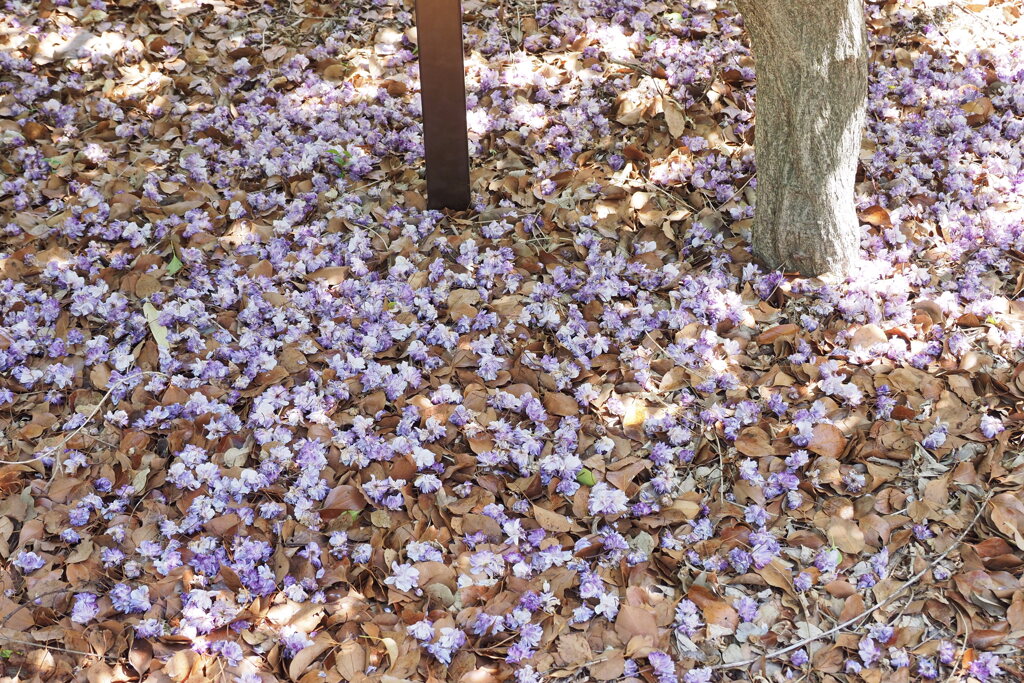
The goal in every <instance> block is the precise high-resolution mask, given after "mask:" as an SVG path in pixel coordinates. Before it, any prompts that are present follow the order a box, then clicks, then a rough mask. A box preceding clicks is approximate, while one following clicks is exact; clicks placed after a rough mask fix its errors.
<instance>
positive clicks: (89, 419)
mask: <svg viewBox="0 0 1024 683" xmlns="http://www.w3.org/2000/svg"><path fill="white" fill-rule="evenodd" d="M141 374H142V376H143V377H145V376H146V375H158V376H160V377H167V375H166V374H164V373H162V372H156V371H153V370H144V371H143V372H142V373H141ZM138 377H139V375H128V376H125V377H122V378H121V379H119V380H117V381H116V382H114V383H113V384H112V385H111V386H110V388H109V389H107V393H105V394H103V398H101V399H100V402H99V403H97V404H96V407H95V408H93V409H92V412H91V413H89V415H88V416H87V417H86V418H85V422H83V423H82V424H81V426H80V427H79V428H78V429H76V430H75V431H73V432H71V433H70V434H68V435H67V436H65V437H64V438H63V439H61V441H60V443H59V444H57V445H56V446H50V447H49V448H47V449H46V450H45V451H44V452H43V454H42V455H37V456H36V457H34V458H31V459H29V460H0V465H27V464H28V463H30V462H36V461H38V460H42V459H43V458H47V457H49V454H50V452H51V451H58V450H59V449H61V448H63V447H64V446H65V445H67V443H68V442H69V441H71V439H73V438H75V435H76V434H78V432H80V431H82V430H83V429H84V428H85V426H86V425H87V424H89V423H90V422H92V419H93V418H94V417H96V415H97V413H99V412H100V408H102V407H103V404H104V403H106V402H107V399H108V398H110V395H111V394H113V393H114V389H117V387H119V386H120V385H121V384H123V383H125V382H127V381H128V380H132V379H136V378H138ZM59 460H60V457H59V456H57V459H55V460H54V464H53V471H54V473H56V471H57V467H58V466H59V464H60V463H59Z"/></svg>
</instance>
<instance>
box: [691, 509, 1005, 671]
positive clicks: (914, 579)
mask: <svg viewBox="0 0 1024 683" xmlns="http://www.w3.org/2000/svg"><path fill="white" fill-rule="evenodd" d="M991 499H992V493H991V492H990V493H989V494H988V495H987V496H985V500H984V501H982V503H981V506H980V507H979V508H978V512H977V514H975V515H974V519H972V520H971V523H970V524H968V525H967V528H966V529H964V531H963V533H962V534H960V536H958V537H957V539H956V541H955V542H954V543H953V544H952V545H951V546H949V547H948V548H946V550H945V552H943V553H942V554H941V555H939V556H938V557H937V558H935V559H934V560H933V561H932V562H931V563H930V564H929V565H928V566H927V567H925V568H924V569H922V570H921V571H919V572H918V573H917V574H914V575H913V576H912V577H910V578H909V579H908V580H907V581H906V583H904V584H903V585H902V586H900V587H899V588H897V589H896V590H895V591H894V592H893V593H891V594H890V595H889V597H887V598H886V599H885V600H882V601H881V602H879V603H877V604H876V605H874V606H873V607H872V608H871V609H869V610H868V611H866V612H864V613H862V614H858V615H857V616H855V617H852V618H850V619H847V620H846V621H844V622H843V623H841V624H838V625H836V626H834V627H832V628H830V629H829V630H827V631H825V632H823V633H819V634H818V635H816V636H812V637H810V638H804V639H803V640H800V641H797V642H796V643H793V644H792V645H790V646H788V647H784V648H782V649H781V650H775V651H774V652H769V653H767V654H764V655H761V656H760V657H754V658H753V659H747V660H744V661H742V662H732V663H731V664H716V665H714V666H712V667H710V668H711V669H714V670H719V671H720V670H724V669H739V668H741V667H744V666H750V665H751V664H756V663H757V662H759V661H762V660H765V661H767V660H769V659H775V658H776V657H781V656H782V655H784V654H788V653H790V652H793V651H794V650H799V649H800V648H802V647H803V646H805V645H808V644H810V643H813V642H814V641H816V640H821V639H822V638H827V637H828V636H831V635H835V634H836V633H839V632H840V631H843V630H845V629H847V628H849V627H850V626H853V625H854V624H856V623H857V622H858V621H861V620H863V619H866V618H867V617H869V616H871V615H872V614H874V613H875V612H877V611H878V610H879V609H881V608H882V607H885V606H886V605H888V604H889V603H890V602H892V600H893V598H895V597H896V596H897V595H899V594H901V593H902V592H903V591H905V590H906V589H908V588H910V587H911V586H913V585H914V584H916V583H917V582H918V581H920V580H921V577H922V576H924V575H925V574H927V573H928V571H929V570H930V569H931V568H932V567H933V566H935V565H937V564H938V563H939V562H942V561H943V560H944V559H946V556H947V555H949V554H950V553H951V552H953V550H954V549H955V548H958V547H959V546H960V544H961V543H962V542H963V540H964V539H965V538H967V534H969V533H970V532H971V530H972V529H973V528H974V525H975V524H977V523H978V519H980V518H981V513H983V512H984V511H985V506H986V505H988V502H989V500H991Z"/></svg>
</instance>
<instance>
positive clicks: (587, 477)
mask: <svg viewBox="0 0 1024 683" xmlns="http://www.w3.org/2000/svg"><path fill="white" fill-rule="evenodd" d="M576 481H578V482H579V483H581V484H583V485H584V486H594V485H595V484H597V480H596V479H594V473H593V472H591V471H590V470H588V469H587V468H586V467H584V468H583V469H582V470H580V473H579V474H577V475H576Z"/></svg>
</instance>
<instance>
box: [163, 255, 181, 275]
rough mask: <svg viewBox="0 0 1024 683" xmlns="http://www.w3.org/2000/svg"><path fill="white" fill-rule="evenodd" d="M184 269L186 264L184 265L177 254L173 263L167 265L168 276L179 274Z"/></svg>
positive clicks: (172, 260)
mask: <svg viewBox="0 0 1024 683" xmlns="http://www.w3.org/2000/svg"><path fill="white" fill-rule="evenodd" d="M184 267H185V264H184V263H182V262H181V259H179V258H178V255H177V254H175V255H174V258H172V259H171V262H170V263H168V264H167V274H168V275H174V274H175V273H177V272H178V271H179V270H181V269H182V268H184Z"/></svg>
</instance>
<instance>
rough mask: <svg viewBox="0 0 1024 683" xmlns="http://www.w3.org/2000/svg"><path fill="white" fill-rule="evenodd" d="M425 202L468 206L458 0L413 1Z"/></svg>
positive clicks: (433, 205)
mask: <svg viewBox="0 0 1024 683" xmlns="http://www.w3.org/2000/svg"><path fill="white" fill-rule="evenodd" d="M416 35H417V40H418V42H419V55H420V97H421V98H422V102H423V144H424V147H425V148H426V157H427V206H428V207H429V208H431V209H442V208H443V209H456V210H461V209H465V208H467V207H468V206H469V135H468V132H467V129H466V70H465V65H464V63H463V55H462V7H461V3H460V2H459V0H416Z"/></svg>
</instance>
